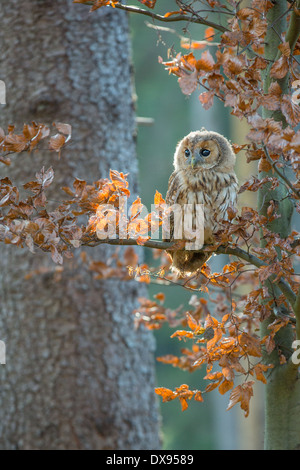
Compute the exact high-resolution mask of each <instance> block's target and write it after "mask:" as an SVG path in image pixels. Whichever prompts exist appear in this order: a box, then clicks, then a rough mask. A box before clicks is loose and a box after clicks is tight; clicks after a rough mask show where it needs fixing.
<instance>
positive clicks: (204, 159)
mask: <svg viewBox="0 0 300 470" xmlns="http://www.w3.org/2000/svg"><path fill="white" fill-rule="evenodd" d="M234 164H235V154H234V152H233V150H232V147H231V145H230V143H229V142H228V140H227V139H226V138H225V137H223V136H222V135H220V134H218V133H217V132H213V131H206V130H201V131H195V132H191V133H190V134H188V135H187V136H186V137H184V138H183V139H182V140H181V141H180V142H179V144H178V145H177V148H176V152H175V155H174V167H175V170H179V169H188V168H191V169H195V170H196V169H206V170H210V169H214V170H220V171H232V170H233V167H234Z"/></svg>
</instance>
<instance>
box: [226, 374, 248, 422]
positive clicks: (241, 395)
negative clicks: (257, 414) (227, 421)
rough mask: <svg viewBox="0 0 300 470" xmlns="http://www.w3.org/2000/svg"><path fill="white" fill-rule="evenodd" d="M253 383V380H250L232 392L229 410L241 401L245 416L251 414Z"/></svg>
mask: <svg viewBox="0 0 300 470" xmlns="http://www.w3.org/2000/svg"><path fill="white" fill-rule="evenodd" d="M253 384H254V382H253V381H249V382H245V383H243V384H242V385H238V386H237V387H235V388H234V389H233V390H232V392H231V394H230V401H229V404H228V407H227V410H230V409H231V408H232V407H233V406H235V405H236V404H237V403H240V406H241V409H242V410H244V412H245V417H246V418H247V416H249V402H250V399H251V397H252V396H253Z"/></svg>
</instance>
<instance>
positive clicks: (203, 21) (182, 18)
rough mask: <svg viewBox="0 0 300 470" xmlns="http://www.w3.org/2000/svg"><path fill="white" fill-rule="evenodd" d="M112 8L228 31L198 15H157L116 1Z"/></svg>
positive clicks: (90, 2) (169, 21) (91, 2)
mask: <svg viewBox="0 0 300 470" xmlns="http://www.w3.org/2000/svg"><path fill="white" fill-rule="evenodd" d="M94 3H95V2H94V1H93V0H91V1H89V2H85V5H94ZM114 8H118V9H119V10H124V11H127V12H128V13H138V14H139V15H145V16H148V17H150V18H152V19H153V20H158V21H163V22H164V23H175V22H177V21H187V22H191V23H197V24H204V25H206V26H211V27H212V28H214V29H216V30H218V31H221V32H222V33H225V31H228V29H227V28H225V27H224V26H222V25H220V24H217V23H214V22H212V21H209V20H206V19H205V18H202V17H200V16H197V17H196V18H192V17H189V16H187V15H180V14H178V15H174V16H173V15H172V16H163V15H159V14H158V13H153V12H152V11H148V10H144V9H143V8H139V7H135V6H133V5H123V4H121V3H116V4H115V6H114Z"/></svg>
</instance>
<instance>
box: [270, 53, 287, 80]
mask: <svg viewBox="0 0 300 470" xmlns="http://www.w3.org/2000/svg"><path fill="white" fill-rule="evenodd" d="M288 71H289V63H288V58H287V57H286V56H285V55H281V56H280V58H279V59H278V60H276V62H274V64H273V65H272V67H271V70H270V77H272V78H276V79H281V78H284V77H285V76H286V74H287V73H288Z"/></svg>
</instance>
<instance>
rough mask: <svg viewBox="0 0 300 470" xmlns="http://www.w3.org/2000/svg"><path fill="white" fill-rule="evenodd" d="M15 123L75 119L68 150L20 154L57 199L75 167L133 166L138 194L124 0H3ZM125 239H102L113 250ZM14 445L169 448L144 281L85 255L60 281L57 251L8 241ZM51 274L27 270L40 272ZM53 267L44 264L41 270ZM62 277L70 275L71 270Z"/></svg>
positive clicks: (3, 330)
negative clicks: (105, 4)
mask: <svg viewBox="0 0 300 470" xmlns="http://www.w3.org/2000/svg"><path fill="white" fill-rule="evenodd" d="M0 16H1V19H2V28H1V31H0V44H1V54H2V60H1V62H0V78H1V79H2V80H4V81H5V83H6V87H7V98H6V101H7V105H6V106H5V107H4V106H2V108H1V111H2V113H1V122H0V125H1V126H2V127H7V125H8V124H10V123H13V124H16V125H18V126H20V127H22V125H23V123H24V122H30V121H32V120H34V121H36V122H41V123H47V124H51V123H52V122H53V121H56V122H67V123H69V124H71V125H72V128H73V139H72V143H71V145H70V147H68V149H66V150H65V151H64V153H63V156H62V158H61V160H59V161H58V159H57V157H56V155H54V154H53V153H49V152H48V151H47V149H45V151H40V152H38V153H33V154H32V155H20V156H15V157H13V158H12V160H14V163H13V165H12V167H10V168H9V169H8V170H7V168H3V167H1V168H0V171H1V175H2V176H4V175H5V176H6V175H8V176H9V177H10V178H11V179H12V180H13V181H14V182H15V183H16V184H18V185H21V184H22V183H25V182H26V181H30V180H32V179H34V175H35V172H36V171H39V170H40V169H41V167H42V166H45V169H47V168H48V167H49V166H53V168H54V171H55V175H56V178H55V185H53V190H52V193H51V204H53V205H54V206H55V205H56V204H58V202H59V200H60V198H61V194H63V193H62V192H60V187H61V186H66V185H70V184H71V182H72V181H73V179H74V178H76V177H78V178H82V179H86V180H87V181H90V182H92V181H95V180H97V179H99V178H100V177H106V176H107V175H108V172H109V169H110V168H113V169H116V170H118V171H123V172H129V173H130V186H131V189H132V192H133V193H136V192H137V173H138V170H137V161H136V155H135V114H134V104H133V100H132V89H131V65H130V59H131V58H130V51H129V38H128V24H127V17H126V14H125V13H124V12H121V11H112V10H111V9H106V8H104V9H100V10H98V11H97V12H95V13H93V14H91V13H89V7H86V6H83V5H75V4H73V3H72V2H65V1H64V0H56V1H55V2H53V1H52V0H44V1H40V0H24V1H23V2H19V1H18V0H11V1H10V2H1V4H0ZM114 250H115V249H114V247H109V246H105V247H104V246H102V247H99V248H97V249H90V250H89V252H88V255H89V256H92V257H93V258H94V259H96V260H97V259H101V260H106V259H108V258H109V257H110V256H111V255H112V254H113V252H114ZM0 256H1V265H2V268H1V272H0V302H1V303H0V308H1V311H0V312H1V315H0V339H1V340H4V341H5V343H6V354H7V356H6V365H5V366H0V377H1V386H0V387H1V395H0V396H1V406H0V448H1V449H6V450H10V449H43V450H45V449H63V450H67V449H157V448H159V445H160V443H159V419H158V409H157V404H156V400H155V397H154V386H155V384H154V360H153V350H154V342H153V338H152V336H151V335H150V334H149V333H148V332H145V331H144V330H138V331H135V330H134V328H133V316H132V310H133V309H134V308H136V307H137V297H138V296H140V295H145V291H144V290H143V289H144V288H143V287H142V286H141V285H140V284H137V283H135V282H134V281H132V282H129V283H122V282H120V281H118V280H115V279H111V280H106V281H101V282H100V281H96V280H94V279H93V276H92V275H91V273H89V272H88V270H87V269H85V267H84V263H82V261H81V258H80V257H79V256H78V255H77V256H76V257H75V259H74V260H71V261H70V262H67V263H66V264H65V267H64V271H63V273H62V274H61V277H62V279H61V280H60V281H58V278H57V276H58V274H59V273H57V270H56V267H55V265H54V264H53V263H52V261H51V259H50V256H49V255H47V254H40V253H38V252H37V253H36V254H35V255H32V254H30V253H28V252H27V251H26V250H22V249H17V248H15V247H10V246H1V247H0ZM35 270H38V271H37V272H39V274H36V275H33V276H32V277H30V279H28V280H26V279H25V276H26V275H27V274H28V273H29V272H31V273H32V272H34V271H35ZM41 270H42V271H43V273H41ZM59 275H60V274H59Z"/></svg>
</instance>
